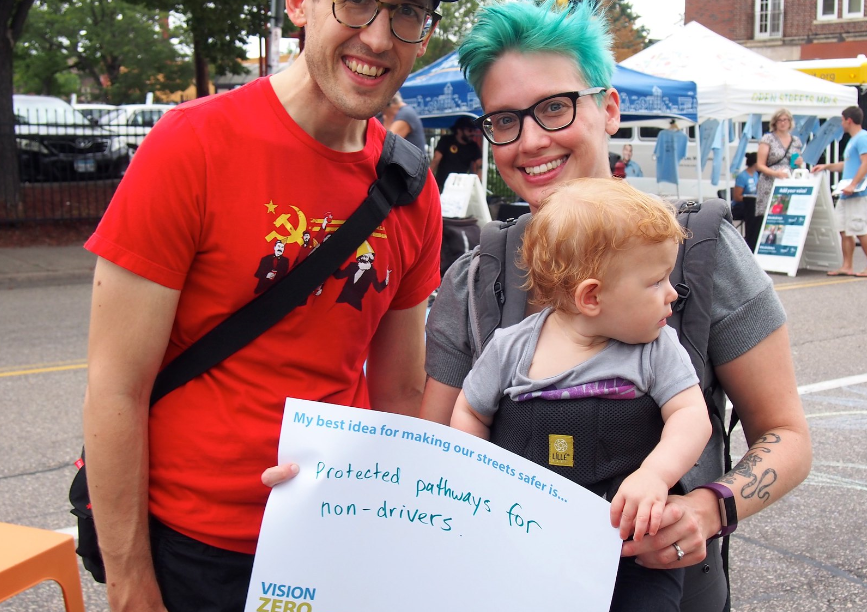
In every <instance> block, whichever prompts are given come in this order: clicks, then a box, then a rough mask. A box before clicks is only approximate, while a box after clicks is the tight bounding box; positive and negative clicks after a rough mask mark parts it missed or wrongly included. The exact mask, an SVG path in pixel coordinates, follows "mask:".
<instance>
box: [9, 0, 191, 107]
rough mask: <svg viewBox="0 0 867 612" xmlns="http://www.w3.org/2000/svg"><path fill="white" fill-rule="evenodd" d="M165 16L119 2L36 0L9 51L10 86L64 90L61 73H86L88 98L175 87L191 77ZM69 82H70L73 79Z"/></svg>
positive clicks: (119, 98)
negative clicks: (12, 56)
mask: <svg viewBox="0 0 867 612" xmlns="http://www.w3.org/2000/svg"><path fill="white" fill-rule="evenodd" d="M181 35H182V32H181V31H179V29H178V28H173V27H171V26H170V25H169V21H168V16H167V15H166V14H165V13H160V12H159V11H157V10H155V9H145V8H143V7H141V6H138V5H134V4H130V3H128V2H124V1H123V0H73V1H71V2H70V1H61V0H38V1H37V2H36V4H35V5H34V6H33V9H32V10H31V11H30V18H29V19H28V22H27V27H26V28H25V31H24V35H23V37H22V39H21V43H20V44H19V45H18V49H17V51H16V56H17V57H16V61H17V62H19V65H20V69H19V70H16V85H17V86H18V88H19V90H21V91H27V92H32V93H43V94H62V93H69V92H68V91H65V90H66V89H68V87H69V85H70V83H69V80H70V79H69V72H70V71H75V72H76V73H77V74H79V75H81V76H82V77H84V76H87V77H90V80H91V82H92V83H93V86H94V89H95V90H96V91H97V92H98V93H97V95H96V96H95V97H97V98H99V99H100V100H105V101H106V102H111V103H115V104H122V103H130V102H141V101H143V100H144V97H145V94H146V93H147V92H149V91H157V92H158V91H176V90H178V89H184V88H186V87H187V85H188V84H189V82H190V81H191V79H192V69H191V66H190V63H189V61H188V58H187V57H186V56H185V55H184V53H183V52H182V50H181V48H180V47H179V44H180V43H181V42H182V41H181ZM73 85H74V83H73Z"/></svg>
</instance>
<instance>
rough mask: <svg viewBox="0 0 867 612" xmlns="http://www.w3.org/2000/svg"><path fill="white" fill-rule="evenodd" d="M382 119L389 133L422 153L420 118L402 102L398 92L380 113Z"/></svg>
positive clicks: (422, 134)
mask: <svg viewBox="0 0 867 612" xmlns="http://www.w3.org/2000/svg"><path fill="white" fill-rule="evenodd" d="M382 117H383V123H384V124H385V127H386V128H387V129H388V130H389V131H390V132H394V133H395V134H397V135H398V136H403V137H404V138H406V139H407V140H408V141H409V142H411V143H412V144H414V145H415V146H417V147H418V149H419V151H422V152H424V150H425V142H424V126H423V125H422V124H421V118H420V117H419V116H418V113H417V112H415V109H414V108H413V107H411V106H410V105H409V104H407V103H406V102H404V101H403V98H402V97H401V95H400V92H398V93H396V94H394V97H393V98H392V99H391V101H390V102H389V103H388V106H386V107H385V110H384V111H383V112H382Z"/></svg>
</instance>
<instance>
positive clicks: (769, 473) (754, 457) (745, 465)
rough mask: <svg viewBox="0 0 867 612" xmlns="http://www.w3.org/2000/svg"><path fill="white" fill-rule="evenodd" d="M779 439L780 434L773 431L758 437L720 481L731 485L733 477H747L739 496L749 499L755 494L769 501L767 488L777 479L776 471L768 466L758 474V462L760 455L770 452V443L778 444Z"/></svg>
mask: <svg viewBox="0 0 867 612" xmlns="http://www.w3.org/2000/svg"><path fill="white" fill-rule="evenodd" d="M780 440H781V438H780V436H778V435H777V434H775V433H769V434H766V435H764V436H762V437H761V438H759V439H758V440H757V441H756V443H755V444H754V445H753V446H752V447H751V448H750V450H749V451H748V452H747V454H746V455H744V457H743V459H741V460H740V461H739V462H738V464H737V465H736V466H735V467H734V468H733V469H732V470H731V471H730V472H729V473H728V474H726V475H725V476H723V477H722V478H721V479H720V481H721V482H724V483H726V484H729V485H732V484H734V483H735V477H736V476H741V477H743V478H746V479H747V483H746V484H745V485H744V486H743V487H741V497H743V498H744V499H750V498H751V497H753V496H757V497H758V498H759V499H760V500H762V501H763V502H765V503H767V502H768V501H770V498H771V494H770V492H769V491H768V488H769V487H770V486H771V485H772V484H774V483H775V482H776V481H777V472H776V470H774V469H773V468H768V469H766V470H765V471H763V472H762V473H761V475H758V472H759V470H760V468H759V464H760V463H761V462H762V455H763V454H768V453H770V452H771V445H772V444H779V443H780Z"/></svg>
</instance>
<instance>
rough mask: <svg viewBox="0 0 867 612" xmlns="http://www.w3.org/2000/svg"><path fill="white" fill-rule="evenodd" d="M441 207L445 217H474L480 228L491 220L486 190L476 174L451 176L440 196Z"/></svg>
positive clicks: (453, 174) (455, 174)
mask: <svg viewBox="0 0 867 612" xmlns="http://www.w3.org/2000/svg"><path fill="white" fill-rule="evenodd" d="M440 205H441V206H442V215H443V217H449V218H455V219H463V218H465V217H474V218H475V219H476V220H477V221H478V224H479V227H482V226H484V225H485V223H488V222H489V221H490V220H491V211H490V210H489V209H488V201H487V198H486V197H485V189H484V188H483V187H482V182H481V181H480V180H479V177H478V175H475V174H457V173H454V172H453V173H452V174H449V176H448V178H447V179H446V182H445V184H444V185H443V192H442V194H440Z"/></svg>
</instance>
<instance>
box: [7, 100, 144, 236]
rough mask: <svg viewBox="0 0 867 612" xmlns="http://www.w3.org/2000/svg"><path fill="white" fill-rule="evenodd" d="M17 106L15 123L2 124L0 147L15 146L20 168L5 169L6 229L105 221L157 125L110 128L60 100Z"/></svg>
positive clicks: (14, 164)
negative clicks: (135, 155) (128, 170)
mask: <svg viewBox="0 0 867 612" xmlns="http://www.w3.org/2000/svg"><path fill="white" fill-rule="evenodd" d="M14 101H15V102H14V104H15V121H14V123H13V124H12V125H9V124H0V142H5V143H6V145H5V146H7V147H9V146H10V145H11V144H12V143H14V162H11V163H4V164H2V167H0V224H11V223H18V222H32V221H53V220H90V219H98V218H100V217H101V216H102V214H103V212H105V209H106V207H107V206H108V203H109V201H111V197H112V195H113V194H114V191H115V189H116V188H117V185H118V183H119V182H120V178H121V177H122V176H123V173H124V172H125V171H126V167H127V166H128V165H129V160H130V157H131V156H132V154H133V153H134V151H135V148H136V147H137V146H138V144H139V143H140V142H141V140H142V139H143V138H144V136H145V135H146V134H147V132H148V131H149V130H150V128H151V127H152V124H151V125H129V124H128V123H127V122H126V121H123V122H122V124H120V125H109V124H108V123H107V122H106V119H107V118H106V117H103V119H102V120H100V121H97V120H96V119H89V118H87V117H85V116H84V115H82V114H81V113H79V112H78V111H76V110H74V109H73V108H72V107H71V106H69V105H67V104H66V103H65V102H63V101H61V100H58V99H55V98H42V97H37V96H15V97H14ZM0 146H3V145H2V144H0ZM3 159H10V157H9V156H6V157H4V158H3ZM16 175H17V176H16Z"/></svg>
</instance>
